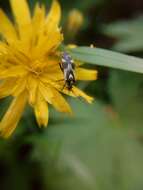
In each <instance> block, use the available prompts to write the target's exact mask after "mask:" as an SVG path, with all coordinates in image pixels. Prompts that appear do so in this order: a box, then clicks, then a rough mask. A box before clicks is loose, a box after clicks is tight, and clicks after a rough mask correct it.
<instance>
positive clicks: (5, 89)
mask: <svg viewBox="0 0 143 190" xmlns="http://www.w3.org/2000/svg"><path fill="white" fill-rule="evenodd" d="M15 83H16V79H6V80H5V81H3V82H1V84H0V98H4V97H6V96H10V95H11V94H12V93H13V91H14V88H15Z"/></svg>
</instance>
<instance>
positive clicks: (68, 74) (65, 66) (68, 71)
mask: <svg viewBox="0 0 143 190" xmlns="http://www.w3.org/2000/svg"><path fill="white" fill-rule="evenodd" d="M60 68H61V70H62V71H63V73H64V80H65V85H64V87H65V86H67V88H68V90H71V89H72V87H73V85H74V84H75V76H74V69H75V65H74V61H73V59H72V58H71V56H70V55H69V54H68V53H67V52H63V53H62V59H61V63H60ZM64 87H63V88H64Z"/></svg>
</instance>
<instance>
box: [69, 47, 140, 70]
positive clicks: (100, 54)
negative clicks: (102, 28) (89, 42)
mask: <svg viewBox="0 0 143 190" xmlns="http://www.w3.org/2000/svg"><path fill="white" fill-rule="evenodd" d="M69 52H70V53H71V55H72V56H73V58H74V59H77V60H79V61H83V62H85V63H91V64H94V65H99V66H105V67H111V68H116V69H122V70H127V71H133V72H137V73H143V59H141V58H137V57H134V56H129V55H125V54H121V53H117V52H113V51H110V50H105V49H101V48H90V47H78V48H74V49H70V50H69Z"/></svg>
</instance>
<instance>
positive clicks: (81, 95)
mask: <svg viewBox="0 0 143 190" xmlns="http://www.w3.org/2000/svg"><path fill="white" fill-rule="evenodd" d="M72 91H73V93H74V94H75V95H76V96H77V97H82V98H84V99H85V100H86V101H87V102H88V103H92V101H93V98H92V97H91V96H88V95H87V94H85V93H84V92H83V91H81V90H80V89H78V88H76V87H75V86H74V87H73V88H72Z"/></svg>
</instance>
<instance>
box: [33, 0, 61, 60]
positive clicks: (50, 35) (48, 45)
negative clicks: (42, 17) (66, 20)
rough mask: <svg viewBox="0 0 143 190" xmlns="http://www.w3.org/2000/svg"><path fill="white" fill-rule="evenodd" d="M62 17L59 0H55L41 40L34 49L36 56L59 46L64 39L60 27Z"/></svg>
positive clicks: (40, 37)
mask: <svg viewBox="0 0 143 190" xmlns="http://www.w3.org/2000/svg"><path fill="white" fill-rule="evenodd" d="M60 18H61V8H60V5H59V3H58V1H57V0H54V1H53V3H52V6H51V9H50V11H49V14H48V16H47V18H46V21H45V24H44V26H43V29H42V32H41V35H40V36H39V42H38V45H37V47H36V48H35V51H34V56H35V57H38V56H42V55H44V54H47V52H49V51H51V50H53V49H55V48H57V47H58V46H59V44H60V43H61V41H62V40H63V35H62V34H61V32H60V29H59V28H58V25H59V21H60Z"/></svg>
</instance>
